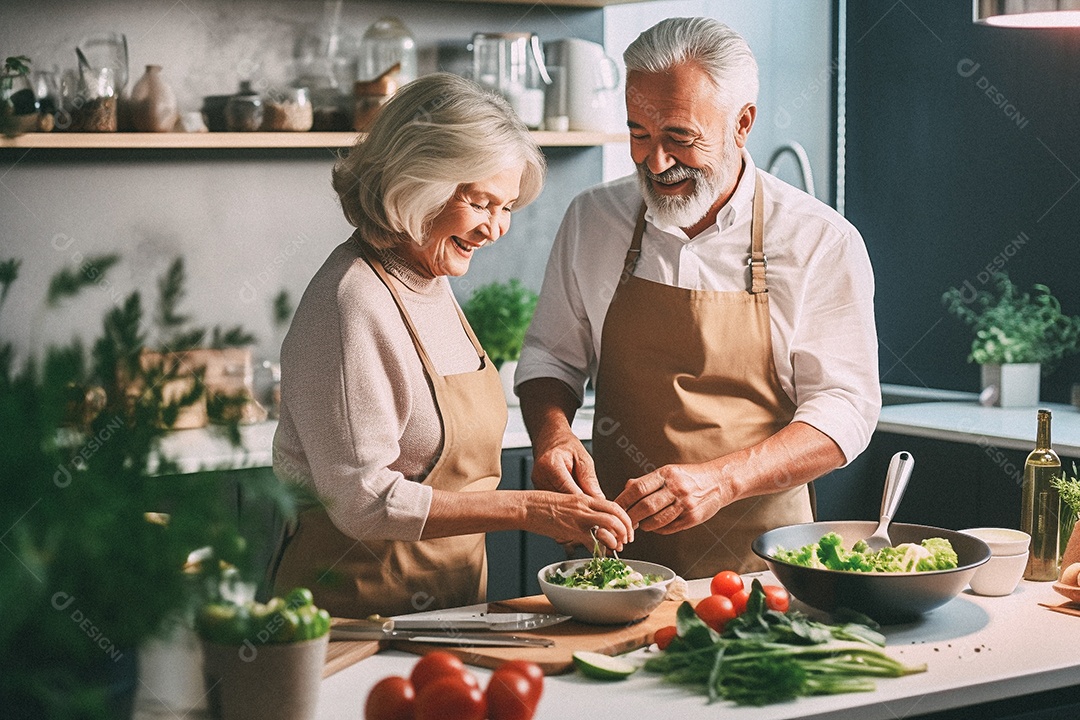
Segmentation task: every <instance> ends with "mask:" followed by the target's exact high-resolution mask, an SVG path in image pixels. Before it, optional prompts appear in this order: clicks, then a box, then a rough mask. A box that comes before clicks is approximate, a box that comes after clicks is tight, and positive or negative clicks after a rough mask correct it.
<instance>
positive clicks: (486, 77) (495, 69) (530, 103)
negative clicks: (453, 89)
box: [472, 32, 551, 130]
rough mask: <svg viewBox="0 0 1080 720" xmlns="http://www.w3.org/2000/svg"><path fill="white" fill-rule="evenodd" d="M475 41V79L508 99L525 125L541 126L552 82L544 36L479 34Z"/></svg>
mask: <svg viewBox="0 0 1080 720" xmlns="http://www.w3.org/2000/svg"><path fill="white" fill-rule="evenodd" d="M472 44H473V79H474V80H475V81H476V82H477V83H479V84H480V85H481V86H482V87H485V88H489V89H491V90H494V91H495V92H497V93H499V94H500V95H502V96H503V97H504V98H506V100H507V102H509V103H510V106H511V107H512V108H513V109H514V112H516V113H517V115H518V117H520V118H521V120H522V122H524V123H525V125H527V126H528V127H529V128H531V129H533V130H536V129H539V128H540V125H541V124H542V123H543V121H544V96H545V88H546V86H547V85H550V84H551V77H550V76H549V75H548V74H547V67H546V65H545V63H544V54H543V49H542V48H541V46H540V38H539V37H537V36H536V35H534V34H532V33H530V32H505V33H476V34H475V35H473V43H472Z"/></svg>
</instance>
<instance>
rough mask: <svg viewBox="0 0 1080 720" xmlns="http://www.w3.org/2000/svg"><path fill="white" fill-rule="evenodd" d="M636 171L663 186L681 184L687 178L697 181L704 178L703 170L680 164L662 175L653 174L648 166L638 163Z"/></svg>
mask: <svg viewBox="0 0 1080 720" xmlns="http://www.w3.org/2000/svg"><path fill="white" fill-rule="evenodd" d="M638 169H639V170H640V171H641V173H642V174H643V175H644V176H645V177H647V178H649V179H650V180H653V181H655V182H658V183H663V184H664V185H674V184H675V183H677V182H682V181H683V180H686V179H688V178H690V179H694V180H698V179H700V178H703V177H705V171H704V170H701V169H699V168H692V167H689V166H687V165H683V164H681V163H676V164H675V165H672V166H671V167H669V168H668V169H667V170H665V171H664V172H662V173H654V172H653V171H651V170H649V168H648V166H647V165H646V164H645V163H639V164H638Z"/></svg>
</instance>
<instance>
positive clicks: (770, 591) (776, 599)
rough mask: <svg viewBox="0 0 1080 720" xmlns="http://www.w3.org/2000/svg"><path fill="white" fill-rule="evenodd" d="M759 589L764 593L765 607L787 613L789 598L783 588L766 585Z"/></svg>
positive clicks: (789, 604) (789, 605)
mask: <svg viewBox="0 0 1080 720" xmlns="http://www.w3.org/2000/svg"><path fill="white" fill-rule="evenodd" d="M761 589H762V590H763V591H764V592H765V607H767V608H769V609H770V610H775V611H777V612H787V610H788V608H789V607H791V596H790V595H788V591H787V590H785V589H784V588H782V587H780V586H779V585H766V586H765V587H763V588H761Z"/></svg>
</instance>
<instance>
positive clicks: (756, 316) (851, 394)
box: [516, 18, 881, 577]
mask: <svg viewBox="0 0 1080 720" xmlns="http://www.w3.org/2000/svg"><path fill="white" fill-rule="evenodd" d="M624 58H625V60H626V67H627V76H626V107H627V120H628V122H627V124H628V126H629V128H630V153H631V156H632V157H633V160H634V162H635V164H636V165H637V174H636V177H635V176H631V177H628V178H623V179H621V180H616V181H614V182H611V183H607V184H605V185H601V186H599V187H596V188H592V189H590V190H587V191H585V192H584V193H582V194H581V195H580V196H579V197H577V198H576V199H575V200H574V202H573V203H572V204H571V206H570V208H569V210H568V211H567V213H566V217H565V218H564V220H563V223H562V226H561V227H560V229H559V233H558V236H557V237H556V240H555V245H554V248H553V249H552V253H551V257H550V259H549V261H548V266H547V271H546V275H545V278H544V284H543V288H542V291H541V298H540V303H539V306H538V307H537V311H536V315H535V318H534V320H533V323H532V326H531V327H530V329H529V333H528V335H527V337H526V340H525V347H524V350H523V352H522V356H521V361H520V364H519V367H518V371H517V377H516V382H517V391H518V394H519V396H520V397H521V407H522V412H523V414H524V416H525V422H526V425H527V427H528V429H529V433H530V435H531V437H532V440H533V448H534V455H535V469H534V472H533V482H534V484H536V486H537V487H541V488H546V489H559V490H562V491H565V492H582V493H586V494H588V495H593V496H597V497H599V496H602V495H606V496H607V497H609V498H615V501H616V502H617V503H619V504H620V505H622V506H623V507H625V508H626V509H627V511H628V512H629V515H630V518H631V520H632V521H633V522H634V523H635V525H636V526H637V527H639V528H640V530H642V531H645V532H638V533H636V538H637V539H636V540H635V542H634V543H633V544H632V545H631V546H630V547H629V548H628V550H627V553H628V554H629V555H630V556H632V557H635V558H639V559H643V560H652V561H655V562H660V563H663V564H665V565H668V566H669V567H672V568H673V569H675V570H676V572H678V573H680V574H681V575H684V576H686V577H704V576H708V575H711V574H713V573H715V572H717V571H719V570H721V569H733V570H737V571H740V572H746V571H749V570H753V569H758V568H760V567H763V564H762V563H761V562H760V561H759V560H758V559H757V558H756V557H755V556H754V555H753V553H752V552H751V550H750V544H751V542H752V541H753V539H754V538H755V537H756V536H757V535H758V534H760V533H761V532H764V531H765V530H768V529H770V528H774V527H778V526H781V525H788V524H791V523H798V522H808V521H810V520H812V519H813V510H812V507H813V500H812V488H811V487H810V486H808V483H810V481H812V480H813V479H815V478H817V477H820V476H821V475H823V474H825V473H827V472H829V471H831V470H833V469H835V468H837V467H840V466H842V465H844V464H845V463H847V462H850V461H851V460H852V459H854V458H855V456H857V455H858V454H859V453H860V452H862V451H863V449H865V447H866V445H867V444H868V442H869V440H870V435H871V433H872V431H873V429H874V426H875V424H876V422H877V415H878V412H879V410H880V405H881V393H880V387H879V384H878V372H877V339H876V333H875V327H874V311H873V291H874V279H873V272H872V270H871V267H870V262H869V258H868V256H867V253H866V249H865V247H864V245H863V241H862V238H861V237H860V235H859V233H858V231H857V230H856V229H855V228H854V227H852V226H851V224H850V223H848V222H847V221H846V220H845V219H844V218H843V217H841V216H840V215H839V214H837V213H836V212H835V211H834V210H832V209H831V208H829V207H828V206H826V205H824V204H822V203H820V202H818V201H817V200H816V199H814V198H813V197H811V196H809V195H807V194H805V193H803V192H801V191H799V190H797V189H795V188H793V187H791V186H789V185H787V184H785V183H783V182H781V181H780V180H778V179H777V178H774V177H772V176H770V175H768V174H766V173H765V172H763V171H761V170H758V169H757V168H756V167H755V166H754V162H753V160H752V159H751V157H750V154H749V153H748V152H747V151H746V149H745V146H746V139H747V136H748V135H749V133H750V129H751V128H752V127H753V124H754V118H755V116H756V114H757V107H756V105H755V102H756V100H757V90H758V79H757V63H756V62H755V60H754V57H753V54H752V53H751V51H750V48H749V47H748V46H747V44H746V42H745V41H744V40H743V39H742V38H741V37H740V36H739V35H738V34H736V33H735V32H733V31H732V30H731V29H730V28H728V27H727V26H725V25H723V24H721V23H719V22H716V21H714V20H710V19H706V18H672V19H668V20H665V21H663V22H661V23H659V24H658V25H656V26H654V27H652V28H650V29H649V30H646V31H645V32H644V33H642V34H641V35H640V36H639V37H638V38H637V40H635V41H634V42H633V43H632V44H631V45H630V47H629V48H627V50H626V52H625V54H624ZM589 377H591V378H592V380H593V384H594V387H595V390H596V414H595V421H594V426H593V455H592V457H590V455H589V454H588V452H587V451H586V450H585V448H584V447H583V446H582V444H581V442H580V441H579V440H578V439H577V438H576V437H575V436H574V434H573V432H571V429H570V422H571V420H572V419H573V417H574V414H575V412H576V410H577V408H578V407H579V406H580V405H581V402H582V398H583V388H584V385H585V381H586V379H587V378H589ZM594 463H595V469H594Z"/></svg>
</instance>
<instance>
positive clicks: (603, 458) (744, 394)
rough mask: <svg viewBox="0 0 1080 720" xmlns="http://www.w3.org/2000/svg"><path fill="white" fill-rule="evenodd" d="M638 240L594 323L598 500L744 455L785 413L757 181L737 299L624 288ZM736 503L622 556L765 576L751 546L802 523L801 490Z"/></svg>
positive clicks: (644, 540)
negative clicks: (639, 480)
mask: <svg viewBox="0 0 1080 720" xmlns="http://www.w3.org/2000/svg"><path fill="white" fill-rule="evenodd" d="M644 228H645V209H644V207H643V208H642V210H641V214H640V215H639V216H638V221H637V226H636V228H635V229H634V237H633V240H632V241H631V244H630V249H629V251H628V252H627V254H626V263H625V266H624V270H623V276H622V280H621V282H620V284H619V286H618V288H617V289H616V291H615V294H614V296H613V297H612V300H611V305H610V306H609V307H608V311H607V316H606V317H605V319H604V329H603V334H602V336H601V343H600V347H601V356H600V367H599V370H598V375H597V383H596V415H595V420H594V425H593V457H594V459H595V462H596V473H597V476H598V478H599V480H600V486H601V488H603V490H604V494H605V495H607V497H609V498H614V497H616V496H617V495H618V494H619V493H620V492H622V490H623V488H624V486H625V485H626V482H627V480H629V479H631V478H636V477H640V476H642V475H645V474H647V473H649V472H651V471H653V470H655V469H657V468H659V467H662V466H663V465H668V464H671V463H701V462H706V461H709V460H713V459H715V458H718V457H721V456H723V455H726V454H728V453H731V452H735V451H737V450H742V449H744V448H747V447H750V446H751V445H755V444H757V443H759V442H761V441H762V440H764V439H766V438H768V437H769V436H771V435H774V434H775V433H776V432H777V431H779V430H780V429H781V428H783V427H784V426H786V425H787V424H788V423H789V422H790V421H791V419H792V417H793V416H794V414H795V405H794V404H793V403H792V402H791V399H790V398H788V396H787V394H786V393H785V392H784V390H783V388H782V386H781V385H780V378H779V376H778V375H777V373H776V366H775V364H774V363H773V354H772V339H771V334H770V321H769V295H768V287H767V284H766V279H765V266H766V264H765V254H764V247H763V232H762V231H763V200H762V192H761V180H760V178H758V179H757V183H756V185H755V188H754V202H753V217H752V221H751V231H750V234H751V257H750V260H751V261H750V263H749V264H750V267H751V277H752V281H751V287H750V290H749V291H742V290H739V291H735V292H717V291H706V290H691V289H686V288H679V287H674V286H670V285H664V284H662V283H656V282H651V281H649V280H644V279H641V278H638V277H634V275H633V270H634V266H635V265H636V264H637V258H638V255H639V254H640V252H641V236H642V234H643V232H644ZM776 482H777V484H776V487H777V490H778V492H777V493H775V494H772V495H763V496H758V497H752V498H747V499H745V500H739V501H736V502H734V503H732V504H730V505H728V506H727V507H724V508H721V509H720V511H719V512H717V513H716V515H715V516H713V517H712V518H711V519H710V520H708V521H706V522H705V523H703V524H701V525H698V526H696V527H693V528H689V529H687V530H683V531H681V532H678V533H675V534H674V535H659V534H656V533H651V532H644V531H641V530H639V531H638V532H637V533H635V540H634V543H633V544H632V545H630V546H629V547H627V549H626V556H627V557H632V558H635V559H640V560H648V561H652V562H657V563H661V564H663V565H666V566H668V567H670V568H672V569H673V570H675V572H677V573H679V574H680V575H682V576H683V577H687V578H695V577H708V576H710V575H713V574H715V573H717V572H719V571H720V570H725V569H731V570H736V571H738V572H749V571H752V570H759V569H764V567H765V564H764V563H763V562H762V561H761V560H760V559H759V558H758V557H757V556H756V555H754V554H753V553H752V552H751V550H750V544H751V542H752V541H753V540H754V538H756V537H757V536H758V535H759V534H761V533H762V532H765V531H766V530H769V529H771V528H775V527H778V526H780V525H788V524H792V523H800V522H809V521H811V520H812V519H813V513H812V510H811V500H810V492H809V490H808V488H807V486H805V485H800V486H798V487H796V488H789V489H786V490H784V489H783V488H784V480H783V478H777V480H776Z"/></svg>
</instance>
